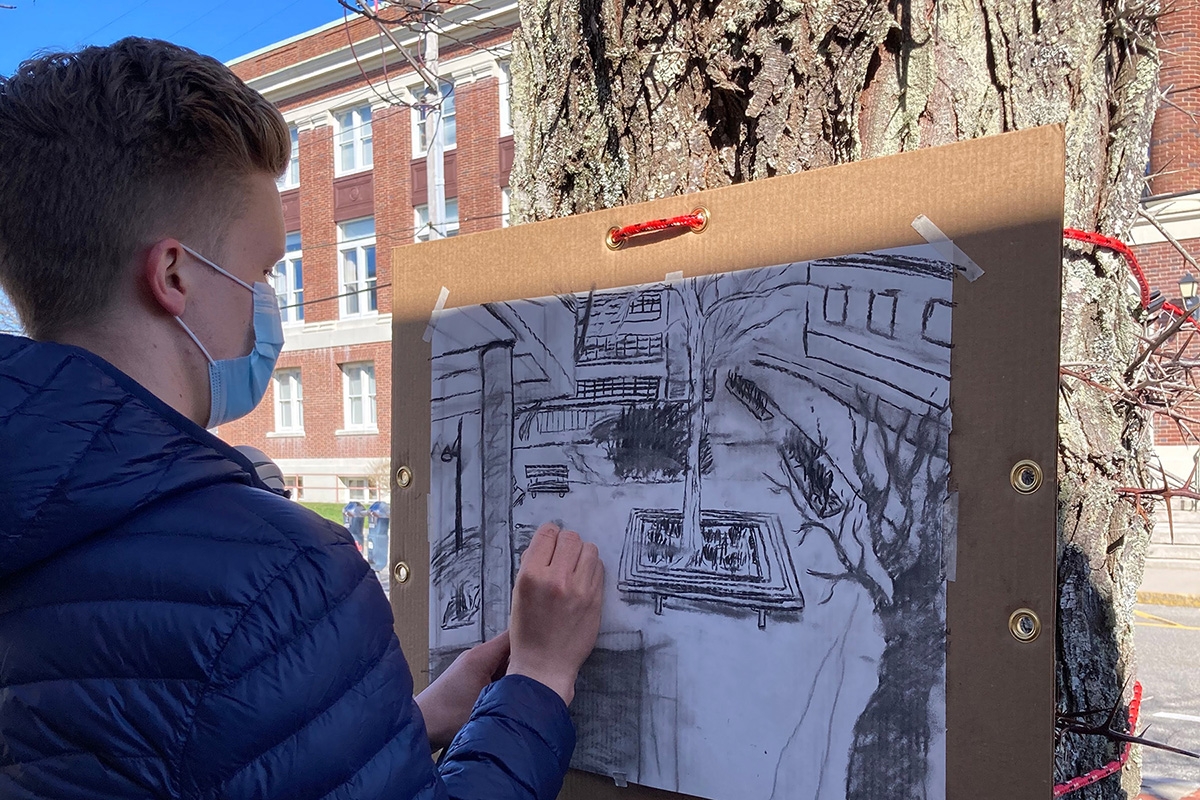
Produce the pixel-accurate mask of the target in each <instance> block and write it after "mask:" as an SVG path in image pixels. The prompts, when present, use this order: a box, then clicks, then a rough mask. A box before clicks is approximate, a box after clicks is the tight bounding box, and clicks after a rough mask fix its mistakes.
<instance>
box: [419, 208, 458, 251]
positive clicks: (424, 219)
mask: <svg viewBox="0 0 1200 800" xmlns="http://www.w3.org/2000/svg"><path fill="white" fill-rule="evenodd" d="M413 227H414V228H415V229H416V240H417V241H418V242H428V241H429V239H430V234H431V233H432V228H431V227H430V225H429V206H428V205H427V204H426V205H419V206H416V207H415V208H413ZM443 227H444V228H445V234H446V235H445V236H444V237H443V238H446V239H449V238H450V237H451V236H458V198H457V197H453V198H451V199H449V200H447V201H446V224H445V225H444V226H443Z"/></svg>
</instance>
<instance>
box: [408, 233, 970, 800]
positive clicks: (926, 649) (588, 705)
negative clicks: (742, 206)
mask: <svg viewBox="0 0 1200 800" xmlns="http://www.w3.org/2000/svg"><path fill="white" fill-rule="evenodd" d="M952 276H953V266H952V265H951V264H949V263H947V262H945V261H942V260H941V259H940V258H939V256H938V253H937V252H936V251H935V250H934V249H933V248H932V247H929V246H926V245H923V246H919V247H909V248H902V249H896V250H889V251H884V252H876V253H866V254H858V255H850V256H844V257H839V258H830V259H821V260H816V261H810V262H803V263H794V264H786V265H780V266H776V267H768V268H763V269H754V270H745V271H739V272H729V273H725V274H720V275H712V276H704V277H696V278H686V279H683V280H677V281H672V282H670V283H658V284H649V285H644V286H635V287H627V288H623V289H616V290H605V291H593V292H583V293H579V294H573V295H568V296H563V297H548V298H539V299H529V300H517V301H511V302H498V303H489V304H485V305H481V306H473V307H466V308H458V309H451V310H447V311H443V312H442V313H440V314H439V315H438V319H437V321H436V326H435V328H434V330H433V339H432V345H433V370H432V373H433V394H432V397H433V403H432V410H431V414H432V442H433V449H432V452H431V454H430V456H431V463H432V493H431V496H430V503H429V531H430V544H431V554H432V555H431V560H432V565H431V566H432V570H431V575H432V581H431V588H430V593H431V594H430V661H431V669H432V671H433V673H434V674H438V673H439V672H440V670H442V669H444V668H445V666H446V665H448V664H449V662H450V661H451V660H452V659H453V658H454V656H456V655H457V654H458V653H460V652H461V651H462V650H464V649H466V648H467V647H470V646H472V645H474V644H477V643H479V642H481V641H483V640H485V639H487V638H489V637H491V636H493V635H495V634H497V633H499V632H501V631H502V630H504V628H505V627H506V626H507V624H508V614H509V610H510V607H511V591H512V585H513V577H514V575H515V572H516V569H517V567H518V564H519V558H520V554H521V552H522V551H523V550H524V548H525V546H526V545H527V544H528V542H529V539H530V537H531V535H532V533H533V531H534V530H535V529H536V528H537V527H538V525H540V524H541V523H542V522H545V521H547V520H553V519H560V520H562V521H563V522H564V523H565V524H566V525H567V526H569V527H571V528H574V529H576V530H578V531H580V533H581V534H583V535H584V536H585V538H587V539H589V540H591V541H594V542H595V543H596V544H597V545H598V547H599V549H600V554H601V557H602V558H603V559H604V562H605V564H606V565H607V568H608V571H607V582H606V595H605V600H604V617H603V623H602V634H601V637H600V641H599V643H598V646H597V649H596V652H595V653H594V655H593V656H592V658H591V659H590V660H589V662H588V663H587V664H586V665H585V666H584V669H583V671H582V673H581V675H580V680H579V683H578V687H577V693H576V699H575V702H574V704H573V706H572V709H571V711H572V716H573V717H574V719H575V720H576V726H577V729H578V746H577V749H576V754H575V760H574V762H573V763H574V766H576V767H578V768H580V769H585V770H589V771H592V772H597V773H600V774H604V775H609V776H611V777H613V779H614V780H616V781H617V782H618V783H620V782H624V781H628V782H630V783H640V784H644V785H648V786H653V787H658V788H663V789H667V790H671V791H676V792H681V793H685V794H689V795H695V796H698V797H703V798H712V800H744V798H748V797H755V798H778V799H783V798H787V799H788V800H793V799H795V800H824V799H828V798H880V797H888V798H930V799H932V800H936V799H937V798H942V797H944V796H945V574H944V569H943V559H942V529H943V525H944V524H945V523H944V522H943V520H944V513H943V503H944V501H945V499H946V495H947V477H948V470H949V466H948V461H947V441H948V435H949V431H950V404H949V400H950V320H951V308H952V302H951V286H952Z"/></svg>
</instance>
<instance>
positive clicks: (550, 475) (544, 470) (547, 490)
mask: <svg viewBox="0 0 1200 800" xmlns="http://www.w3.org/2000/svg"><path fill="white" fill-rule="evenodd" d="M525 481H526V483H527V484H528V487H529V488H528V491H529V496H530V497H537V496H538V495H539V494H556V495H558V496H559V497H562V496H564V495H565V494H566V493H567V492H569V491H571V487H570V486H569V485H568V484H567V465H566V464H530V465H529V466H527V467H525Z"/></svg>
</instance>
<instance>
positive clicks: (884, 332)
mask: <svg viewBox="0 0 1200 800" xmlns="http://www.w3.org/2000/svg"><path fill="white" fill-rule="evenodd" d="M897 294H898V292H897V291H896V290H895V289H888V290H887V291H884V292H874V291H873V292H871V303H870V305H869V306H867V330H869V331H871V333H877V334H879V335H880V336H886V337H887V338H889V339H895V338H896V296H897Z"/></svg>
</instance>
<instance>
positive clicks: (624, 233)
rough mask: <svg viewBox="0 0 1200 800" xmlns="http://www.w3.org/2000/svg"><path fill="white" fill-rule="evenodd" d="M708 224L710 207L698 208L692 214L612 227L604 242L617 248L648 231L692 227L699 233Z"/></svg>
mask: <svg viewBox="0 0 1200 800" xmlns="http://www.w3.org/2000/svg"><path fill="white" fill-rule="evenodd" d="M707 226H708V209H705V208H697V209H696V210H695V211H693V212H692V213H690V214H682V215H680V216H678V217H667V218H666V219H652V220H650V221H649V222H639V223H637V224H635V225H626V226H625V227H623V228H611V229H609V231H608V234H607V235H606V236H605V237H604V243H605V244H607V245H608V247H609V249H611V250H616V249H617V248H618V247H620V246H621V245H623V244H625V242H627V241H629V240H630V239H632V238H633V237H634V236H641V235H642V234H646V233H657V232H658V231H665V230H669V229H670V228H690V229H691V230H693V231H695V232H696V233H699V232H700V231H702V230H704V229H705V227H707Z"/></svg>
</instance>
